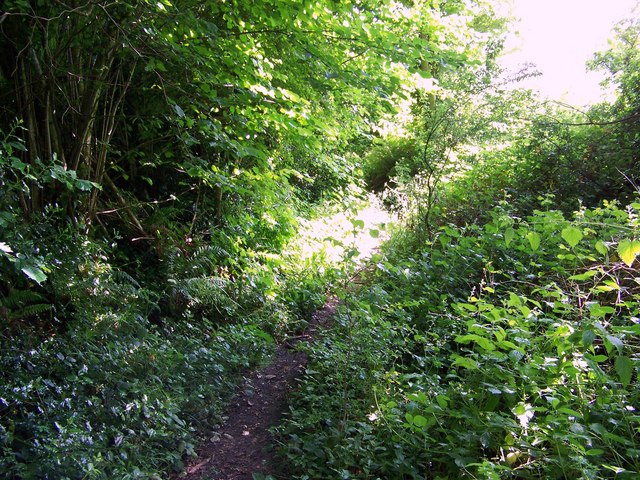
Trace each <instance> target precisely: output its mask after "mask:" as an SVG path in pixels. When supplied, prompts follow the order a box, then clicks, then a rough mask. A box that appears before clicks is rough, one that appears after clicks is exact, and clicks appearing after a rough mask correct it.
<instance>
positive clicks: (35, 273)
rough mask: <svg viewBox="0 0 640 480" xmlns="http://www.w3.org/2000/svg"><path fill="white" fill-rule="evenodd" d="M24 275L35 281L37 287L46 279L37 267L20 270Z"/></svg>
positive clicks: (26, 267) (31, 266)
mask: <svg viewBox="0 0 640 480" xmlns="http://www.w3.org/2000/svg"><path fill="white" fill-rule="evenodd" d="M21 270H22V273H24V274H25V275H26V276H27V277H29V278H30V279H31V280H33V281H35V282H36V283H37V284H38V285H41V284H42V282H44V281H45V280H46V279H47V276H46V275H45V273H44V272H43V271H42V270H41V269H40V268H38V267H36V266H33V265H27V266H24V267H22V268H21Z"/></svg>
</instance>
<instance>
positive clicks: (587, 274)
mask: <svg viewBox="0 0 640 480" xmlns="http://www.w3.org/2000/svg"><path fill="white" fill-rule="evenodd" d="M597 273H598V272H597V271H596V270H587V271H586V272H584V273H579V274H578V275H571V276H570V277H569V280H578V281H583V280H589V279H590V278H591V277H594V276H595V275H596V274H597Z"/></svg>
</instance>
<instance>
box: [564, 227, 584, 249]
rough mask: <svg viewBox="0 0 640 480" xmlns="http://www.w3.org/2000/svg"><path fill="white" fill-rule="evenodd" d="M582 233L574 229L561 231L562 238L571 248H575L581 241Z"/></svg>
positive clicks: (569, 228) (567, 228)
mask: <svg viewBox="0 0 640 480" xmlns="http://www.w3.org/2000/svg"><path fill="white" fill-rule="evenodd" d="M582 237H583V235H582V232H581V231H580V229H579V228H576V227H566V228H563V229H562V238H563V239H564V241H565V242H567V243H568V244H569V245H570V246H571V247H575V246H576V245H578V243H580V240H582Z"/></svg>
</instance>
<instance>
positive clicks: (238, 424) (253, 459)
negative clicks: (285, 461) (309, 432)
mask: <svg viewBox="0 0 640 480" xmlns="http://www.w3.org/2000/svg"><path fill="white" fill-rule="evenodd" d="M336 305H337V301H336V300H329V301H327V303H326V304H325V305H324V307H322V308H321V309H320V310H318V311H316V312H315V313H314V314H313V316H312V318H311V321H310V322H309V326H308V327H307V329H306V330H305V332H304V334H303V335H301V336H299V337H296V338H295V339H294V340H293V341H290V342H288V343H285V344H283V345H280V346H279V347H278V349H277V351H276V354H275V355H274V358H273V361H272V363H271V364H270V365H268V366H267V367H265V368H263V369H261V370H259V371H255V372H251V373H249V374H248V375H247V376H246V377H245V380H244V382H243V383H242V385H241V386H240V388H239V389H238V393H237V394H236V396H235V397H234V398H233V399H232V401H231V403H230V405H229V407H228V410H227V412H226V414H225V416H226V418H227V420H226V421H225V423H224V424H223V425H222V426H221V428H220V430H219V432H218V435H217V436H216V437H214V438H213V439H212V440H211V442H210V443H208V444H206V445H203V446H202V447H201V448H200V449H199V450H198V458H197V459H195V460H193V461H192V463H191V464H190V465H188V467H187V468H186V470H185V472H184V473H183V475H182V476H180V477H179V478H181V479H186V480H204V479H206V480H252V479H253V474H254V473H260V474H263V475H268V474H272V473H274V472H275V471H278V470H280V469H279V468H277V467H278V466H277V465H276V463H275V452H274V451H273V448H272V447H273V445H272V440H273V438H272V435H271V434H270V432H269V429H270V428H271V427H273V426H276V425H278V424H279V422H280V419H281V417H282V414H283V413H284V412H285V411H286V410H287V406H288V402H287V396H288V394H289V392H291V390H292V389H293V388H294V387H295V383H296V380H297V379H298V378H299V377H300V376H302V374H303V373H304V371H305V368H306V366H307V356H306V354H305V353H303V352H299V351H296V350H295V349H294V347H295V345H296V344H298V343H300V342H313V341H314V339H315V337H316V334H317V333H318V331H319V330H321V329H323V328H326V327H327V326H328V325H329V324H330V322H331V321H332V318H333V316H334V315H335V311H336Z"/></svg>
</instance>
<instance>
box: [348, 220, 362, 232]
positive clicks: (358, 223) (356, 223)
mask: <svg viewBox="0 0 640 480" xmlns="http://www.w3.org/2000/svg"><path fill="white" fill-rule="evenodd" d="M351 225H353V229H354V230H360V229H361V228H364V221H363V220H360V219H355V220H353V219H352V220H351Z"/></svg>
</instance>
